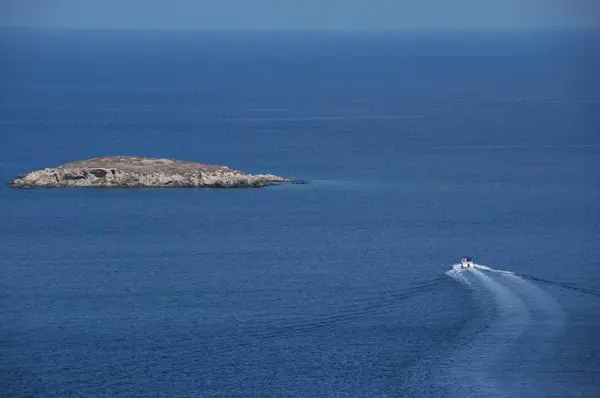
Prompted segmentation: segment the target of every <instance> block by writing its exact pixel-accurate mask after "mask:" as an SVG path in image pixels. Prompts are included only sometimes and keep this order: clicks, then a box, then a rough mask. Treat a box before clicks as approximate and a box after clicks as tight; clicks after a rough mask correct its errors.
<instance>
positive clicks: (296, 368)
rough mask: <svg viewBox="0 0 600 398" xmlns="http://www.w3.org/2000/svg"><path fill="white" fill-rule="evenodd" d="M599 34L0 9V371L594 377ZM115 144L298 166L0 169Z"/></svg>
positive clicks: (334, 378)
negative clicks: (66, 178) (177, 26)
mask: <svg viewBox="0 0 600 398" xmlns="http://www.w3.org/2000/svg"><path fill="white" fill-rule="evenodd" d="M599 49H600V34H599V32H598V31H595V30H592V29H575V28H531V29H520V30H507V31H494V30H489V31H399V32H337V33H334V32H210V31H208V32H187V31H179V32H178V31H143V30H140V31H135V30H132V31H126V30H123V31H102V30H51V29H48V30H44V29H27V28H1V29H0V181H1V185H0V396H2V397H6V398H9V397H598V396H600V268H599V267H600V264H599V259H600V244H599V242H600V224H599V221H600V218H599V215H600V214H599V212H600V202H599V199H600V196H599V195H600V167H599V166H600V135H599V132H600V75H599V74H598V71H600V51H598V50H599ZM112 155H128V156H147V157H158V158H171V159H179V160H186V161H195V162H202V163H210V164H218V165H227V166H229V167H231V168H234V169H239V170H243V171H245V172H250V173H263V172H264V173H272V174H276V175H282V176H288V177H290V178H294V179H299V180H306V181H307V182H308V183H307V184H284V185H278V186H270V187H265V188H246V189H218V188H213V189H178V188H167V189H118V188H114V189H52V188H37V189H15V188H11V187H10V186H9V183H10V181H11V180H12V179H13V178H15V177H16V176H17V175H19V174H22V173H27V172H30V171H33V170H37V169H43V168H46V167H55V166H58V165H60V164H62V163H65V162H69V161H75V160H82V159H87V158H91V157H100V156H112ZM462 256H470V257H473V259H474V261H475V266H474V267H472V268H469V269H466V270H464V269H462V268H460V267H459V266H457V264H458V263H459V262H460V259H461V257H462Z"/></svg>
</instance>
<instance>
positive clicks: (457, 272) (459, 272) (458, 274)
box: [446, 264, 471, 287]
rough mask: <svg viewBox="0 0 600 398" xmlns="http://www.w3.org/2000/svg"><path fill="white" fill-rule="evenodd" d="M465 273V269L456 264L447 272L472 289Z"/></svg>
mask: <svg viewBox="0 0 600 398" xmlns="http://www.w3.org/2000/svg"><path fill="white" fill-rule="evenodd" d="M464 272H465V269H463V268H462V267H461V265H460V264H455V265H453V266H452V269H451V270H449V271H446V275H447V276H449V277H450V278H452V279H454V280H456V281H458V282H459V283H462V284H463V285H466V286H468V287H471V282H470V281H469V280H468V279H467V278H466V277H465V276H464V274H463V273H464Z"/></svg>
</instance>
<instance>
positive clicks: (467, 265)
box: [460, 257, 473, 268]
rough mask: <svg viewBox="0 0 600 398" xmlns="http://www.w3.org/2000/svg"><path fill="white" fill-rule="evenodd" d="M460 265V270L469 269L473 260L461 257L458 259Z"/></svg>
mask: <svg viewBox="0 0 600 398" xmlns="http://www.w3.org/2000/svg"><path fill="white" fill-rule="evenodd" d="M460 265H461V266H462V268H470V267H472V266H473V259H472V258H471V257H463V258H461V259H460Z"/></svg>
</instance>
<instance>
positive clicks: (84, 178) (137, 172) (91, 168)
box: [10, 156, 296, 188]
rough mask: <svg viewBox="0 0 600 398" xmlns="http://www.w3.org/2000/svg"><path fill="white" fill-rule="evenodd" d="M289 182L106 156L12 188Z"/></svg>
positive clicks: (41, 173)
mask: <svg viewBox="0 0 600 398" xmlns="http://www.w3.org/2000/svg"><path fill="white" fill-rule="evenodd" d="M285 182H290V183H294V182H296V181H293V180H291V179H289V178H286V177H279V176H276V175H272V174H247V173H244V172H241V171H239V170H232V169H230V168H229V167H227V166H215V165H208V164H201V163H194V162H183V161H178V160H172V159H157V158H143V157H133V156H110V157H103V158H93V159H88V160H83V161H78V162H71V163H66V164H63V165H61V166H58V167H55V168H47V169H43V170H37V171H32V172H30V173H27V174H24V175H21V176H18V177H17V178H16V179H14V180H13V181H11V183H10V185H11V186H13V187H16V188H33V187H52V188H63V187H82V188H211V187H212V188H244V187H264V186H267V185H276V184H280V183H285Z"/></svg>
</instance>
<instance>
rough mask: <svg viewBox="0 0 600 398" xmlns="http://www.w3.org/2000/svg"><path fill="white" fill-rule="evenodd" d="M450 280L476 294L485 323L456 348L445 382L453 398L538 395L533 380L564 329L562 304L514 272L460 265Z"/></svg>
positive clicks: (451, 273) (454, 267)
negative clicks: (458, 375)
mask: <svg viewBox="0 0 600 398" xmlns="http://www.w3.org/2000/svg"><path fill="white" fill-rule="evenodd" d="M446 275H448V276H449V277H451V278H453V279H455V280H456V281H458V282H460V283H461V284H463V285H466V286H467V287H468V288H469V289H471V290H472V291H473V294H474V295H475V296H476V299H477V301H478V303H480V304H481V305H482V307H481V311H482V313H483V316H484V317H487V320H486V322H485V323H484V325H483V327H482V328H481V330H477V331H476V332H474V333H473V335H472V336H470V337H469V339H468V341H467V342H466V343H465V344H462V345H460V346H459V347H457V348H456V349H455V351H454V352H453V353H452V355H451V356H450V360H449V361H448V362H449V363H447V364H446V366H444V367H443V368H444V369H445V370H446V371H445V374H444V375H441V378H442V380H441V381H442V382H443V383H444V384H445V385H447V386H448V385H449V386H450V387H449V389H450V390H451V391H449V393H451V394H452V395H453V396H454V395H457V396H458V395H477V396H537V395H539V393H540V391H539V390H538V389H537V388H536V383H535V380H530V379H529V378H533V377H534V376H532V375H535V374H536V370H537V369H538V368H543V363H544V361H546V360H548V358H549V355H550V354H549V353H551V348H552V347H551V346H552V344H553V341H554V340H555V338H556V335H557V334H559V333H560V332H561V331H562V329H563V326H564V323H565V313H564V310H563V309H562V307H561V306H560V304H559V303H558V302H557V301H556V300H555V299H554V298H553V297H552V295H550V294H549V293H547V292H546V291H544V290H543V289H542V288H540V287H538V286H537V285H536V284H535V283H534V282H532V281H530V280H528V279H526V278H523V277H521V276H518V275H516V274H515V273H514V272H511V271H505V270H499V269H494V268H491V267H488V266H485V265H480V264H473V266H472V267H469V268H462V267H461V265H460V264H457V265H454V266H453V267H452V269H451V270H449V271H447V272H446ZM456 374H460V375H461V376H460V380H456V379H455V375H456ZM451 380H453V382H451Z"/></svg>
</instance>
